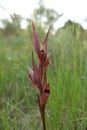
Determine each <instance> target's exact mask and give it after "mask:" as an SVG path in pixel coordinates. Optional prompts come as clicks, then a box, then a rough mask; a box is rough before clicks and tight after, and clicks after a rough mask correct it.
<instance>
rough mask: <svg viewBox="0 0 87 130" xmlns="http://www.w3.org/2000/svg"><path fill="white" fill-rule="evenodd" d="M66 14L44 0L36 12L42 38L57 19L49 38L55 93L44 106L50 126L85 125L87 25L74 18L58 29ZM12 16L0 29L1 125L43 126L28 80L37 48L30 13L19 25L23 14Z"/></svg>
mask: <svg viewBox="0 0 87 130" xmlns="http://www.w3.org/2000/svg"><path fill="white" fill-rule="evenodd" d="M62 15H63V14H58V13H57V12H56V11H55V10H54V9H49V8H46V7H45V6H44V5H43V4H41V3H39V6H38V8H36V9H35V10H34V11H33V20H34V23H35V26H36V28H37V32H38V35H39V39H40V41H41V42H42V41H43V39H44V36H45V34H46V32H47V29H48V28H49V26H50V25H52V24H53V26H52V28H51V31H50V35H49V40H48V51H49V52H50V59H51V63H50V66H49V69H48V77H47V78H48V82H49V84H50V89H51V94H50V97H49V99H48V102H47V106H46V125H47V130H86V129H87V30H86V29H85V30H84V29H83V27H82V26H81V25H80V24H79V23H76V22H74V21H71V20H67V21H66V23H65V25H64V26H63V27H61V28H58V29H57V28H56V29H55V28H54V24H55V22H56V21H57V20H58V19H59V18H60V17H62ZM43 18H45V19H46V20H45V21H44V20H43ZM10 19H11V20H10V21H9V20H8V19H3V20H2V21H1V22H2V25H3V26H2V27H1V28H0V130H41V128H42V124H41V117H40V113H39V108H38V103H37V93H38V91H37V90H35V89H34V87H33V85H32V83H31V81H30V80H29V79H28V69H27V65H30V66H31V65H32V60H31V57H32V56H31V53H32V51H35V50H34V46H33V36H32V24H31V22H32V18H27V19H26V21H27V26H26V28H21V22H22V20H23V18H22V17H21V16H20V15H18V14H12V15H11V16H10Z"/></svg>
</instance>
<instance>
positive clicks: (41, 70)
mask: <svg viewBox="0 0 87 130" xmlns="http://www.w3.org/2000/svg"><path fill="white" fill-rule="evenodd" d="M32 29H33V38H34V46H35V50H36V54H37V56H38V65H36V63H35V60H34V55H33V53H32V66H33V67H32V69H31V68H30V67H29V66H28V70H29V78H30V79H31V81H32V83H33V85H34V87H35V88H37V89H38V90H39V92H40V94H39V96H38V103H39V108H40V112H41V117H42V121H43V130H46V126H45V117H44V116H45V113H44V111H45V105H46V102H47V99H48V97H49V95H50V87H49V84H48V83H47V76H46V71H47V67H48V65H49V63H50V59H49V56H48V53H47V41H48V35H49V31H50V28H49V30H48V32H47V34H46V36H45V38H44V40H43V42H42V48H40V42H39V38H38V34H37V32H36V28H35V25H34V23H33V22H32Z"/></svg>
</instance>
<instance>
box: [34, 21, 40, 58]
mask: <svg viewBox="0 0 87 130" xmlns="http://www.w3.org/2000/svg"><path fill="white" fill-rule="evenodd" d="M32 28H33V37H34V45H35V50H36V53H37V54H38V55H39V52H40V42H39V38H38V34H37V32H36V28H35V25H34V23H33V22H32Z"/></svg>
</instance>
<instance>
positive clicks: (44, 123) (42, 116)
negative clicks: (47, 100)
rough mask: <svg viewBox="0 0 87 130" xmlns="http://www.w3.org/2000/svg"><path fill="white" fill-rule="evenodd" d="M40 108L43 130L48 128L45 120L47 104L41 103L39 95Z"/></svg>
mask: <svg viewBox="0 0 87 130" xmlns="http://www.w3.org/2000/svg"><path fill="white" fill-rule="evenodd" d="M38 103H39V110H40V114H41V118H42V124H43V130H46V122H45V106H41V105H40V101H39V96H38Z"/></svg>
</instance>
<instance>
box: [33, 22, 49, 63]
mask: <svg viewBox="0 0 87 130" xmlns="http://www.w3.org/2000/svg"><path fill="white" fill-rule="evenodd" d="M32 28H33V37H34V45H35V50H36V53H37V55H38V58H39V60H40V62H41V65H43V64H44V63H45V61H46V58H47V41H48V35H49V32H50V28H51V27H50V28H49V30H48V32H47V34H46V36H45V38H44V40H43V42H42V48H40V42H39V38H38V35H37V32H36V28H35V26H34V23H33V22H32Z"/></svg>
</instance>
